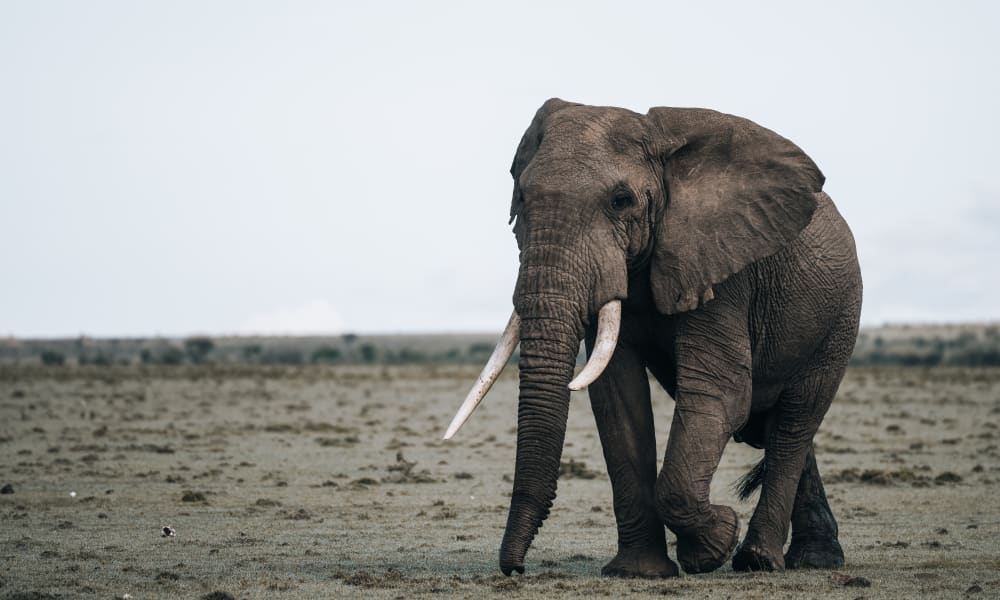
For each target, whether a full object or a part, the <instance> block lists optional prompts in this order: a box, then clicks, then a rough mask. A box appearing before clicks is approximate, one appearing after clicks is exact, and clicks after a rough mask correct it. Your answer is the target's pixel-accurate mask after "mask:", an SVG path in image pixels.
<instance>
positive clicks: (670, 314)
mask: <svg viewBox="0 0 1000 600" xmlns="http://www.w3.org/2000/svg"><path fill="white" fill-rule="evenodd" d="M511 174H512V175H513V177H514V194H513V202H512V204H511V210H510V214H511V220H512V222H515V220H516V222H515V225H514V234H515V236H516V238H517V244H518V247H519V249H520V270H519V272H518V277H517V283H516V287H515V290H514V297H513V300H514V312H513V314H512V316H511V320H510V322H509V323H508V326H507V329H506V331H505V332H504V334H503V337H502V338H501V341H500V343H499V344H498V347H497V350H496V352H495V353H494V356H493V357H492V358H491V360H490V362H489V363H488V364H487V367H486V369H485V370H484V371H483V374H482V375H481V376H480V378H479V380H478V382H477V384H476V385H475V386H474V388H473V389H472V391H471V392H470V393H469V396H468V398H467V399H466V402H465V404H463V405H462V408H461V409H460V410H459V412H458V414H457V415H456V416H455V420H454V421H453V422H452V425H451V427H449V429H448V432H447V433H446V435H445V439H449V438H450V437H451V436H453V435H454V434H455V432H456V431H457V429H458V427H460V426H461V425H462V423H464V422H465V420H466V419H467V418H468V417H469V415H470V414H471V412H472V410H473V409H475V407H476V406H477V405H478V404H479V402H480V401H481V400H482V398H483V396H484V395H485V393H486V391H487V390H488V388H489V386H490V384H491V383H492V382H493V380H495V378H496V376H497V375H498V374H499V372H500V369H502V368H503V365H504V364H505V363H506V362H507V360H508V359H509V357H510V356H511V354H512V352H513V351H514V348H515V346H516V345H517V344H518V343H520V347H521V354H520V359H519V367H520V394H519V396H520V397H519V405H518V427H517V459H516V464H515V474H514V484H513V493H512V496H511V502H510V511H509V514H508V518H507V526H506V531H505V534H504V537H503V542H502V545H501V547H500V569H501V570H502V571H503V572H504V573H505V574H508V575H509V574H510V573H511V572H512V571H518V572H522V573H523V572H524V557H525V554H526V552H527V550H528V547H529V546H530V544H531V542H532V540H533V538H534V536H535V534H536V533H537V531H538V528H539V527H540V526H541V524H542V522H543V521H544V520H545V518H546V517H547V516H548V514H549V509H550V508H551V506H552V502H553V500H554V499H555V495H556V481H557V479H558V475H559V464H560V456H561V453H562V447H563V441H564V437H565V432H566V418H567V411H568V405H569V398H570V390H577V389H581V388H583V387H586V386H587V385H589V386H590V390H589V391H590V401H591V405H592V408H593V412H594V417H595V419H596V421H597V427H598V430H599V433H600V439H601V444H602V446H603V449H604V458H605V460H606V462H607V468H608V473H609V475H610V479H611V486H612V491H613V496H614V511H615V518H616V520H617V524H618V553H617V556H615V557H614V558H613V559H612V560H611V561H610V562H609V563H608V564H607V565H605V566H604V568H603V570H602V573H603V574H605V575H617V576H642V577H668V576H672V575H676V574H677V572H678V571H677V565H676V564H675V563H674V562H673V561H671V560H670V558H669V557H668V556H667V550H666V542H665V534H664V528H663V527H664V525H666V527H667V528H669V529H670V530H671V531H672V532H673V533H674V534H675V535H676V536H677V559H678V561H679V562H680V564H681V566H682V567H683V568H684V570H685V571H687V572H689V573H700V572H707V571H711V570H714V569H716V568H718V567H719V566H721V565H722V564H724V563H725V561H726V560H728V559H729V558H730V556H732V564H733V568H734V569H737V570H782V569H783V568H785V567H788V568H796V567H836V566H839V565H841V564H843V552H842V550H841V547H840V544H839V541H838V539H837V534H838V532H837V524H836V521H835V520H834V517H833V514H832V513H831V511H830V507H829V504H828V503H827V499H826V495H825V492H824V490H823V484H822V482H821V481H820V476H819V472H818V471H817V467H816V460H815V457H814V451H813V443H812V440H813V437H814V435H815V433H816V430H817V429H818V428H819V425H820V422H821V421H822V420H823V416H824V415H825V414H826V411H827V408H828V407H829V406H830V401H831V400H832V399H833V397H834V395H835V393H836V391H837V387H838V386H839V385H840V380H841V378H842V377H843V374H844V370H845V368H846V365H847V361H848V358H849V356H850V354H851V351H852V349H853V347H854V343H855V339H856V337H857V329H858V318H859V313H860V308H861V274H860V270H859V267H858V261H857V253H856V250H855V246H854V240H853V237H852V235H851V232H850V230H849V229H848V227H847V224H846V223H845V222H844V220H843V218H842V217H841V216H840V214H839V213H838V211H837V209H836V208H835V207H834V205H833V203H832V201H831V200H830V198H829V196H827V195H826V194H825V193H824V192H823V191H822V186H823V182H824V177H823V175H822V173H820V171H819V169H818V168H817V167H816V165H815V164H814V163H813V161H812V160H811V159H810V158H809V157H808V156H806V155H805V153H803V151H802V150H800V149H799V148H798V147H797V146H795V145H794V144H793V143H791V142H790V141H788V140H786V139H785V138H783V137H781V136H779V135H777V134H776V133H774V132H772V131H770V130H768V129H765V128H763V127H761V126H759V125H757V124H755V123H753V122H751V121H748V120H746V119H742V118H739V117H735V116H731V115H727V114H722V113H719V112H715V111H711V110H704V109H688V108H653V109H651V110H650V111H649V112H647V113H646V114H645V115H642V114H638V113H634V112H631V111H628V110H624V109H620V108H613V107H594V106H586V105H581V104H574V103H569V102H564V101H562V100H559V99H552V100H549V101H547V102H546V103H545V104H544V105H543V106H542V107H541V109H539V110H538V112H537V113H536V114H535V117H534V120H533V121H532V122H531V125H530V126H529V127H528V129H527V131H526V132H525V134H524V137H523V138H522V139H521V142H520V144H519V145H518V148H517V153H516V155H515V157H514V163H513V166H512V167H511ZM581 339H583V340H585V342H586V348H587V354H588V362H587V365H586V366H585V367H584V369H583V370H582V371H581V373H580V374H579V375H578V376H577V377H576V378H573V370H574V364H575V358H576V355H577V351H578V348H579V344H580V340H581ZM647 369H648V371H649V372H650V373H652V375H653V376H654V377H655V378H656V380H657V381H659V383H660V384H661V385H662V386H663V387H664V388H665V389H666V391H667V392H668V393H669V394H670V396H671V397H672V398H673V399H674V402H675V410H674V417H673V422H672V424H671V426H670V436H669V439H668V443H667V449H666V453H665V455H664V458H663V466H662V469H661V470H660V472H659V475H657V473H656V456H655V453H656V450H655V448H656V445H655V439H654V435H655V434H654V426H653V414H652V410H651V407H650V390H649V378H648V376H647ZM730 438H734V439H736V440H737V441H741V442H745V443H749V444H751V445H753V446H755V447H758V448H763V449H764V458H763V460H762V461H761V463H760V464H759V465H757V467H755V468H754V470H752V471H751V473H749V474H748V475H747V476H746V477H745V478H744V480H743V486H742V492H743V495H744V496H749V495H750V494H751V493H752V492H753V491H754V489H756V487H757V486H761V493H760V498H759V501H758V503H757V506H756V508H755V510H754V513H753V516H752V518H751V519H750V523H749V525H748V528H747V533H746V536H745V537H744V539H743V541H742V543H740V544H739V547H738V548H737V544H738V542H739V533H740V525H739V522H738V519H737V516H736V513H735V511H733V509H732V508H729V507H727V506H722V505H717V504H712V503H711V502H710V500H709V484H710V483H711V480H712V476H713V474H714V473H715V471H716V469H717V467H718V464H719V460H720V457H721V455H722V452H723V449H724V448H725V446H726V443H727V442H728V441H729V439H730ZM789 528H790V529H791V533H792V536H791V538H792V539H791V544H790V546H789V548H788V551H787V552H785V553H784V554H783V549H784V545H785V541H786V538H787V537H788V531H789ZM734 552H735V553H734Z"/></svg>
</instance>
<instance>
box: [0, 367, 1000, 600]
mask: <svg viewBox="0 0 1000 600" xmlns="http://www.w3.org/2000/svg"><path fill="white" fill-rule="evenodd" d="M476 374H477V369H474V368H465V367H407V368H383V367H365V368H363V367H331V368H321V367H309V368H298V369H294V368H263V367H258V368H234V367H214V368H213V367H201V368H172V369H171V368H162V369H158V370H151V369H145V368H139V367H133V368H93V369H58V368H53V369H42V368H21V369H6V370H0V486H3V489H2V490H0V491H2V492H3V493H2V494H0V599H4V598H9V599H13V598H22V599H24V598H62V597H66V598H79V597H83V598H88V597H95V598H122V597H126V594H127V595H128V596H127V597H131V598H135V599H137V600H138V599H143V598H200V597H208V598H216V599H223V598H229V597H234V598H275V597H287V598H330V597H365V598H369V597H370V598H409V597H413V596H433V597H469V598H481V597H491V596H497V597H499V596H503V597H524V598H529V597H544V598H560V597H566V598H570V597H573V598H576V597H580V596H609V597H619V596H625V595H634V596H637V597H639V596H672V597H683V598H766V599H768V600H772V599H780V598H809V597H817V598H844V599H854V598H859V597H864V598H911V597H917V596H923V597H934V598H943V597H954V598H997V597H1000V450H998V445H1000V429H998V427H1000V369H992V370H989V369H978V370H976V369H965V370H963V369H920V368H910V369H853V370H851V371H850V372H849V373H848V376H847V379H846V380H845V383H844V385H843V386H842V387H841V391H840V394H839V396H838V398H837V400H836V401H835V402H834V404H833V407H832V408H831V410H830V414H829V415H828V416H827V419H826V421H825V422H824V424H823V428H822V429H821V431H820V434H819V435H818V437H817V440H816V443H817V455H818V458H819V462H820V471H821V473H822V475H823V477H824V479H825V480H826V482H827V489H828V491H829V495H830V498H831V505H832V507H833V510H834V513H835V514H836V516H837V518H838V520H839V522H840V534H841V535H840V540H841V543H842V544H843V547H844V550H845V553H846V555H847V564H846V566H845V567H844V568H843V569H841V570H840V571H838V572H837V573H832V572H829V571H799V572H793V571H790V572H785V573H774V574H771V573H768V574H742V573H733V572H732V571H731V570H729V568H728V566H727V567H724V568H723V569H720V570H719V571H717V572H715V573H711V574H708V575H697V576H682V577H680V578H676V579H672V580H665V581H647V580H613V579H604V578H601V577H600V569H601V565H603V564H604V563H605V562H606V561H607V560H608V559H610V558H611V557H612V556H613V554H614V551H615V544H616V535H615V523H614V516H613V513H612V510H611V490H610V485H609V483H608V479H607V475H606V474H605V472H604V466H603V459H602V456H601V451H600V445H599V442H598V439H597V433H596V428H595V426H594V423H593V417H592V415H591V414H590V407H589V402H588V401H587V397H586V393H578V394H575V395H574V399H573V403H572V407H571V410H570V422H569V431H568V433H567V444H566V448H565V452H564V461H566V462H567V464H568V465H569V463H570V461H574V462H572V466H571V468H567V472H566V475H565V476H564V477H562V478H561V480H560V482H559V492H558V494H559V495H558V498H557V499H556V504H555V508H554V509H553V511H552V516H551V517H550V518H549V520H548V521H547V522H546V523H545V526H544V527H543V528H542V529H541V531H540V532H539V535H538V537H537V538H536V539H535V542H534V544H533V546H532V548H531V550H530V551H529V553H528V557H527V563H526V565H527V569H528V571H527V575H526V576H520V577H513V578H507V577H504V576H502V575H500V574H499V570H498V566H497V551H498V548H499V544H500V539H501V536H502V533H503V527H504V523H505V519H506V511H507V502H508V494H509V493H510V487H511V483H510V477H511V474H512V471H513V462H514V435H515V431H514V430H515V424H516V392H517V380H516V369H509V371H508V372H507V373H505V375H504V376H503V378H502V379H501V381H500V382H499V383H498V384H497V386H496V387H495V389H494V391H493V392H491V394H490V396H489V397H488V398H487V400H486V402H485V403H484V405H483V406H482V407H480V409H479V411H478V412H477V413H476V415H474V416H473V418H472V420H471V421H470V423H469V424H467V425H466V427H465V428H464V429H463V430H462V431H461V432H459V434H458V436H457V437H456V439H455V440H453V441H451V442H443V441H441V439H440V438H441V435H442V433H443V431H444V429H445V426H446V425H447V423H448V422H449V421H450V419H451V417H452V415H453V414H454V412H455V410H456V409H457V408H458V406H459V404H460V403H461V400H462V398H463V397H464V394H465V392H466V390H467V388H468V386H469V385H470V384H471V382H472V381H473V378H474V377H475V376H476ZM654 389H655V390H656V392H655V394H654V404H655V406H654V410H655V412H656V414H657V418H658V442H659V445H660V447H661V448H663V447H664V446H665V442H666V433H667V427H668V425H669V423H670V418H671V410H672V402H671V401H670V400H669V399H668V398H667V397H666V395H665V394H664V393H663V392H662V390H659V388H658V387H656V386H654ZM661 455H662V450H661ZM758 457H759V451H756V450H753V449H752V448H749V447H747V446H743V445H739V444H735V443H732V444H730V446H729V448H728V449H727V452H726V455H725V457H724V459H723V462H722V465H721V466H720V469H719V472H718V474H717V476H716V479H715V483H714V485H713V490H712V491H713V500H714V501H716V502H722V503H726V504H729V505H731V506H734V507H735V508H736V509H737V511H738V512H739V513H740V517H741V519H742V520H743V523H744V524H745V523H746V522H747V520H748V518H749V515H750V512H751V511H752V508H753V502H750V503H746V504H739V503H737V502H736V501H735V499H734V494H733V492H732V490H731V487H730V486H731V484H732V482H733V481H735V480H736V479H737V478H738V476H739V475H741V474H742V473H743V472H744V471H745V470H746V468H747V467H748V466H749V465H750V464H752V463H754V462H756V460H757V458H758ZM164 527H169V528H171V530H168V532H167V533H168V534H165V533H164V530H163V528H164ZM668 539H671V540H672V537H671V536H670V535H669V534H668ZM670 552H671V555H672V556H673V554H674V548H673V547H671V550H670ZM866 584H867V585H866Z"/></svg>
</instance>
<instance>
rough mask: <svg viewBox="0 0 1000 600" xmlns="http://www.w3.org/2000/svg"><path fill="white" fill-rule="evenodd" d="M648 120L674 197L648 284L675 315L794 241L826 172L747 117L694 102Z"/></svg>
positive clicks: (658, 304)
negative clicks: (726, 112)
mask: <svg viewBox="0 0 1000 600" xmlns="http://www.w3.org/2000/svg"><path fill="white" fill-rule="evenodd" d="M647 118H648V119H649V120H650V126H651V129H652V138H653V141H652V146H653V147H654V148H655V153H656V154H657V155H658V156H659V157H661V158H662V160H663V164H664V169H663V174H664V175H663V177H664V180H665V181H664V189H665V190H666V192H667V195H668V196H667V202H666V206H665V207H664V209H663V212H662V216H661V218H660V220H659V223H658V224H657V227H658V230H657V234H656V240H655V247H654V249H653V255H652V258H651V265H650V269H651V285H652V289H653V297H654V300H655V302H656V307H657V310H659V311H660V312H661V313H664V314H674V313H678V312H683V311H687V310H692V309H695V308H697V307H698V306H700V305H701V304H703V303H705V302H708V301H709V300H711V299H712V297H713V292H712V286H713V285H714V284H717V283H721V282H722V281H724V280H725V279H726V278H727V277H729V276H730V275H732V274H733V273H736V272H738V271H740V270H741V269H743V268H744V267H745V266H747V265H748V264H750V263H752V262H754V261H756V260H759V259H761V258H764V257H766V256H770V255H772V254H774V253H775V252H777V251H778V250H780V249H781V248H782V247H783V246H785V245H786V244H788V243H789V242H791V241H792V240H794V239H795V238H796V237H797V236H798V235H799V232H801V231H802V229H803V228H805V226H806V225H808V224H809V221H810V220H811V219H812V214H813V211H814V210H815V208H816V200H815V198H814V197H813V194H814V193H816V192H819V191H820V190H821V189H822V188H823V180H824V178H823V174H822V173H821V172H820V170H819V168H818V167H817V166H816V165H815V164H814V163H813V161H812V160H811V159H810V158H809V157H808V156H806V154H805V153H804V152H803V151H802V150H801V149H799V147H798V146H796V145H795V144H793V143H792V142H790V141H788V140H787V139H785V138H783V137H781V136H780V135H778V134H776V133H774V132H773V131H770V130H768V129H765V128H763V127H761V126H759V125H757V124H756V123H753V122H752V121H748V120H747V119H741V118H739V117H734V116H732V115H727V114H723V113H719V112H715V111H712V110H704V109H690V108H654V109H651V110H650V111H649V113H648V114H647Z"/></svg>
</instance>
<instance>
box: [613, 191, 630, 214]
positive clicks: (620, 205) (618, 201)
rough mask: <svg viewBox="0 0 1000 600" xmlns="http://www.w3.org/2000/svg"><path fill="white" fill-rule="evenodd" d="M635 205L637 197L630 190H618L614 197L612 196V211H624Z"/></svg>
mask: <svg viewBox="0 0 1000 600" xmlns="http://www.w3.org/2000/svg"><path fill="white" fill-rule="evenodd" d="M633 204H635V196H633V195H632V192H630V191H628V190H617V191H616V192H615V193H614V195H612V196H611V209H612V210H616V211H619V212H620V211H623V210H625V209H627V208H629V207H630V206H632V205H633Z"/></svg>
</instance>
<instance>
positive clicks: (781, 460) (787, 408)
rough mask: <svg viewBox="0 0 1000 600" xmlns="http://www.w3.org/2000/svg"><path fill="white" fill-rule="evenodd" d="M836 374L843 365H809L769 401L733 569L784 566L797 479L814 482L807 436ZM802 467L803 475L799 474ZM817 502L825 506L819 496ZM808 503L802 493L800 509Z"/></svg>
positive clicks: (825, 404)
mask: <svg viewBox="0 0 1000 600" xmlns="http://www.w3.org/2000/svg"><path fill="white" fill-rule="evenodd" d="M842 377H843V368H841V369H834V370H831V371H826V370H815V371H813V372H812V373H810V375H809V376H807V377H806V378H805V379H803V380H801V381H799V382H798V383H797V384H795V385H793V386H790V387H789V388H788V389H786V391H785V392H784V393H783V394H782V397H781V399H780V400H779V402H778V405H777V406H775V408H774V410H775V411H776V412H775V414H774V428H773V430H772V431H771V433H770V435H769V436H768V439H767V444H766V448H765V450H764V463H765V464H764V468H763V476H762V478H761V479H762V486H761V493H760V500H759V501H758V502H757V508H756V509H755V510H754V514H753V517H752V518H751V519H750V524H749V526H748V527H747V535H746V538H745V539H744V540H743V543H742V544H741V545H740V548H739V549H738V550H737V552H736V555H735V556H734V557H733V569H734V570H737V571H781V570H784V568H785V566H786V564H785V558H784V555H783V554H782V550H783V548H784V545H785V540H786V539H787V538H788V529H789V525H790V523H791V521H792V514H793V508H794V507H795V506H797V505H798V504H797V497H798V490H799V489H801V487H800V483H801V482H802V480H803V479H805V480H806V486H807V487H808V486H814V485H815V481H818V480H819V478H818V473H817V474H816V477H815V479H813V472H814V471H815V469H816V467H815V458H814V457H813V451H812V440H813V436H814V435H815V434H816V431H817V430H818V429H819V424H820V422H822V420H823V416H824V415H825V414H826V410H827V409H828V408H829V406H830V401H831V400H832V399H833V396H834V395H835V394H836V391H837V387H838V386H839V385H840V379H841V378H842ZM810 460H811V461H812V466H811V467H810V466H809V465H810ZM806 471H808V475H806V476H805V477H803V475H804V474H805V472H806ZM823 503H824V505H825V495H824V496H823ZM813 505H814V502H813V504H810V503H809V502H806V497H805V496H804V498H803V505H802V507H803V509H804V510H806V509H807V508H809V507H812V506H813ZM827 510H829V507H828V506H827ZM806 514H807V513H805V512H804V513H803V514H801V515H799V516H800V523H802V524H803V525H804V524H805V515H806ZM800 527H801V525H800ZM806 530H808V527H806ZM804 531H805V530H804ZM801 539H805V538H801Z"/></svg>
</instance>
